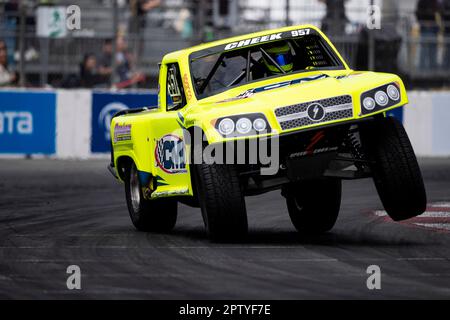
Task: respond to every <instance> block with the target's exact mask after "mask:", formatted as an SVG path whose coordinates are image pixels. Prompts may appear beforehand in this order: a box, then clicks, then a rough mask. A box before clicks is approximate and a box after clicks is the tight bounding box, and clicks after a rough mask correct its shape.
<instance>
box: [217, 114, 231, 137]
mask: <svg viewBox="0 0 450 320" xmlns="http://www.w3.org/2000/svg"><path fill="white" fill-rule="evenodd" d="M217 128H218V130H219V132H220V133H221V134H223V135H224V136H226V135H229V134H230V133H232V132H233V131H234V121H233V120H231V119H230V118H225V119H222V120H220V122H219V126H218V127H217Z"/></svg>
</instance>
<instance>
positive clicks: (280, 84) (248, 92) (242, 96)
mask: <svg viewBox="0 0 450 320" xmlns="http://www.w3.org/2000/svg"><path fill="white" fill-rule="evenodd" d="M328 77H329V76H328V75H326V74H319V75H317V76H313V77H306V78H299V79H294V80H291V81H284V82H278V83H274V84H271V85H268V86H264V87H258V88H253V89H249V90H246V91H244V92H243V93H240V94H239V95H237V96H236V97H232V98H228V99H225V100H221V101H218V102H217V103H222V102H230V101H235V100H241V99H247V98H250V97H251V96H253V95H254V94H255V93H258V92H263V91H269V90H273V89H278V88H283V87H287V86H290V85H294V84H301V83H304V82H309V81H314V80H319V79H325V78H328Z"/></svg>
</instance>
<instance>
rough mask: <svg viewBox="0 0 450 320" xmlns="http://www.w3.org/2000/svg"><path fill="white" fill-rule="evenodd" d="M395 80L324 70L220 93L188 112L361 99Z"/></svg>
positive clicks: (240, 110)
mask: <svg viewBox="0 0 450 320" xmlns="http://www.w3.org/2000/svg"><path fill="white" fill-rule="evenodd" d="M393 81H400V79H399V78H398V76H396V75H394V74H387V73H375V72H354V71H353V72H349V73H347V74H343V75H338V76H330V75H327V74H324V73H321V74H316V75H312V76H308V77H298V78H295V79H293V80H288V81H278V82H274V83H273V84H268V85H265V86H257V85H255V87H252V88H250V89H247V90H243V91H242V92H241V93H239V94H237V95H234V96H232V97H230V98H224V97H223V95H220V96H217V97H214V99H208V100H206V101H205V102H203V101H202V100H200V102H199V103H198V104H196V105H195V106H194V107H193V108H189V110H187V111H191V112H192V113H196V112H202V113H204V112H210V111H214V112H216V111H218V110H219V109H224V111H225V112H228V113H234V112H237V113H245V112H255V111H258V110H259V111H262V110H261V108H270V109H272V108H274V107H281V106H286V105H291V104H297V103H302V102H308V101H315V100H320V99H324V98H329V97H335V96H341V95H351V96H352V98H358V97H359V96H360V95H361V93H363V92H364V91H367V90H370V89H372V88H376V87H378V86H381V85H383V84H386V83H388V82H393ZM368 83H370V87H368ZM354 101H355V100H354ZM255 108H256V109H258V110H255Z"/></svg>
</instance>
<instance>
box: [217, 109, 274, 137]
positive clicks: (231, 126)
mask: <svg viewBox="0 0 450 320" xmlns="http://www.w3.org/2000/svg"><path fill="white" fill-rule="evenodd" d="M215 127H216V129H217V131H219V133H220V134H221V135H223V136H230V135H232V134H233V135H238V136H242V135H252V134H261V133H267V132H268V131H270V126H269V124H268V123H267V120H266V117H265V116H264V115H263V114H262V113H252V114H244V115H239V116H230V117H226V118H220V119H217V121H216V126H215Z"/></svg>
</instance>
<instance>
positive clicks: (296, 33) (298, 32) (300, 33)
mask: <svg viewBox="0 0 450 320" xmlns="http://www.w3.org/2000/svg"><path fill="white" fill-rule="evenodd" d="M310 32H311V29H301V30H292V31H291V35H292V36H293V37H300V36H306V35H308V34H309V33H310Z"/></svg>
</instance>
